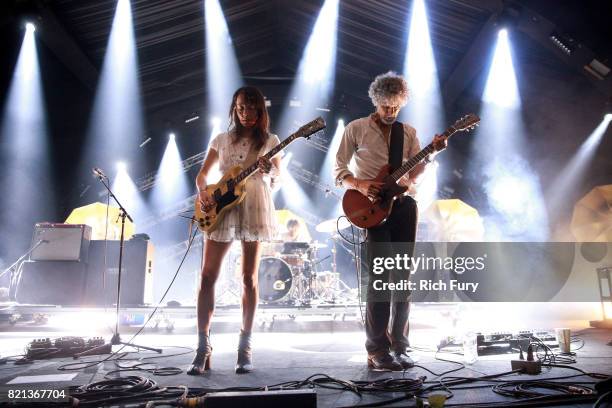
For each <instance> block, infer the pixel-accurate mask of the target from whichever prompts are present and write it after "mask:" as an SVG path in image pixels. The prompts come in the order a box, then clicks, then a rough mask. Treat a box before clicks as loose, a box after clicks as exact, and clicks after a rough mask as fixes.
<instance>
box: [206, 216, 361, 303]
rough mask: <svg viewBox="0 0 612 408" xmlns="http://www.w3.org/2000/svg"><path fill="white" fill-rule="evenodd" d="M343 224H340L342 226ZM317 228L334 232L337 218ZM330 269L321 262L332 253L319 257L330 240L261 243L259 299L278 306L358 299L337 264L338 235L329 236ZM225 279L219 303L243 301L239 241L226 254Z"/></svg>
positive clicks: (326, 231) (354, 300)
mask: <svg viewBox="0 0 612 408" xmlns="http://www.w3.org/2000/svg"><path fill="white" fill-rule="evenodd" d="M343 226H344V225H341V226H340V227H343ZM316 229H317V231H319V232H325V233H330V234H331V233H333V232H335V231H336V219H333V220H328V221H324V222H322V223H321V224H319V225H317V227H316ZM330 240H331V242H332V248H331V255H330V256H331V258H332V260H331V271H319V265H320V264H321V263H322V262H323V261H324V260H326V259H327V258H329V257H330V256H328V257H326V258H323V259H319V254H318V252H319V250H321V249H324V248H327V247H328V245H327V244H322V243H319V242H316V241H314V242H291V241H271V242H264V243H262V247H263V248H262V258H261V261H260V262H259V299H260V301H261V302H263V303H264V304H274V305H279V306H310V305H316V304H338V303H341V304H344V303H352V302H356V301H357V290H356V289H352V288H350V287H349V286H348V285H347V284H346V283H344V282H343V281H342V280H341V279H340V273H339V272H338V271H337V267H336V249H337V241H338V236H337V235H336V234H332V236H331V238H330ZM224 269H225V270H226V273H225V274H224V275H225V277H226V279H225V280H224V282H222V288H221V293H220V296H219V297H218V299H217V303H218V304H221V305H230V304H239V303H240V282H241V280H240V279H239V277H240V274H241V270H242V265H241V254H240V243H239V242H235V243H234V244H233V245H232V248H231V250H230V254H229V256H228V257H227V258H226V261H225V267H224Z"/></svg>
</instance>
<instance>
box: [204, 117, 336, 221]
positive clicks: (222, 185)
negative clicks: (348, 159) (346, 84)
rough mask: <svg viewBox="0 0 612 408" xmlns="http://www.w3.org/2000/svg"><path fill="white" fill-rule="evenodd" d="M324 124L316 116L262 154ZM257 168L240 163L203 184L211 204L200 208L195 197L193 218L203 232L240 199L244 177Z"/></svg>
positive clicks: (278, 147)
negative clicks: (211, 181)
mask: <svg viewBox="0 0 612 408" xmlns="http://www.w3.org/2000/svg"><path fill="white" fill-rule="evenodd" d="M324 128H325V120H323V118H322V117H318V118H316V119H315V120H313V121H311V122H308V123H307V124H305V125H304V126H302V127H301V128H299V129H298V131H297V132H295V133H294V134H292V135H291V136H289V137H288V138H286V139H285V140H283V141H282V142H280V143H279V144H278V145H276V146H275V147H273V148H272V149H271V150H270V151H269V152H268V153H266V154H265V155H263V157H265V158H266V159H271V158H272V157H274V156H275V155H276V154H277V153H278V152H280V151H281V150H283V149H284V148H285V147H287V146H288V145H289V144H290V143H291V142H293V141H294V140H296V139H299V138H301V137H304V138H306V139H308V138H310V136H311V135H312V134H314V133H316V132H318V131H319V130H321V129H324ZM257 170H258V167H257V162H255V163H253V164H252V165H250V166H249V167H247V168H246V169H243V168H242V166H240V165H238V166H234V167H232V168H231V169H229V170H228V171H227V172H226V173H225V174H224V175H223V177H222V178H221V180H219V182H218V183H217V184H210V185H208V186H206V191H207V192H208V194H209V195H210V196H211V197H212V199H213V201H214V204H212V205H210V206H207V207H206V208H203V207H202V205H201V203H200V200H199V197H196V201H195V214H194V218H195V220H196V222H197V223H198V228H199V229H200V230H202V231H206V232H212V231H214V230H215V229H216V228H217V226H218V225H219V223H220V222H221V220H222V219H223V216H224V215H225V213H226V212H228V211H229V210H231V209H232V208H234V207H235V206H237V205H238V204H240V203H241V202H242V200H244V197H245V195H246V193H245V189H244V186H245V184H246V180H247V179H248V178H249V176H251V175H252V174H253V173H255V172H256V171H257Z"/></svg>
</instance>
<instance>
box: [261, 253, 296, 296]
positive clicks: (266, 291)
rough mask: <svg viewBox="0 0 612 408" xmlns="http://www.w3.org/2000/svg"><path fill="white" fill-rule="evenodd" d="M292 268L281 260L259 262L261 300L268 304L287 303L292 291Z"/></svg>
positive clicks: (272, 259) (268, 258) (267, 259)
mask: <svg viewBox="0 0 612 408" xmlns="http://www.w3.org/2000/svg"><path fill="white" fill-rule="evenodd" d="M292 283H293V276H292V275H291V268H290V267H289V265H287V263H286V262H285V261H283V260H282V259H280V258H274V257H267V258H262V259H261V261H260V262H259V299H261V300H262V301H263V302H266V303H276V302H282V301H286V300H287V298H288V295H289V292H290V291H291V285H292Z"/></svg>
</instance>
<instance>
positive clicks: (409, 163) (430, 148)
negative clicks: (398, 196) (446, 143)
mask: <svg viewBox="0 0 612 408" xmlns="http://www.w3.org/2000/svg"><path fill="white" fill-rule="evenodd" d="M455 132H457V130H456V129H455V128H454V127H450V128H448V129H446V131H445V132H444V133H443V134H442V136H443V137H445V138H447V139H448V138H449V137H451V136H452V135H453V134H454V133H455ZM435 151H436V148H435V147H434V145H433V143H430V144H428V145H427V146H425V148H424V149H423V150H421V151H420V152H418V153H417V154H415V155H414V156H413V157H411V158H410V159H409V160H406V161H405V162H404V164H402V165H401V166H400V167H399V168H397V169H396V170H395V171H394V172H393V173H391V177H393V179H394V180H395V181H398V180H399V179H400V178H402V176H403V175H404V174H406V173H408V172H409V171H410V170H412V169H413V168H414V166H416V165H417V164H419V163H420V162H421V161H422V160H423V159H424V158H425V157H427V156H428V155H430V154H432V153H433V152H435Z"/></svg>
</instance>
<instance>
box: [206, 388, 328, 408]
mask: <svg viewBox="0 0 612 408" xmlns="http://www.w3.org/2000/svg"><path fill="white" fill-rule="evenodd" d="M204 406H206V407H207V408H233V407H250V408H285V407H291V408H316V406H317V393H316V392H315V391H314V390H286V391H248V392H211V393H209V394H206V396H205V397H204Z"/></svg>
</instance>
